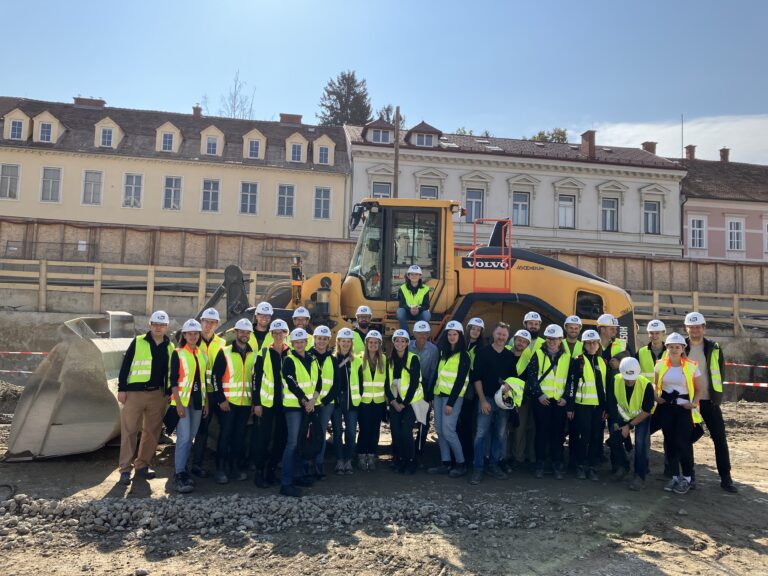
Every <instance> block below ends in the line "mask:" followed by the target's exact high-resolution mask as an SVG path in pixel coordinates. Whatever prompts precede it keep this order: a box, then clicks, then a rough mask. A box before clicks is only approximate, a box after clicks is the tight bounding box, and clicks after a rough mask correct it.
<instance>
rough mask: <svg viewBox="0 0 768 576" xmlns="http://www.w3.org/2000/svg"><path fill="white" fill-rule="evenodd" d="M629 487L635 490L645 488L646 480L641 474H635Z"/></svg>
mask: <svg viewBox="0 0 768 576" xmlns="http://www.w3.org/2000/svg"><path fill="white" fill-rule="evenodd" d="M629 489H630V490H634V491H635V492H639V491H640V490H645V480H643V479H642V478H640V476H635V477H634V478H632V482H630V483H629Z"/></svg>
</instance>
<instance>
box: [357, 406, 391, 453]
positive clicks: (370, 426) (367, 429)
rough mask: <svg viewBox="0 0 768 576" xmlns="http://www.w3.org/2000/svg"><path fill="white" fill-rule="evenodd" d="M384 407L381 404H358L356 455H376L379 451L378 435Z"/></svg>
mask: <svg viewBox="0 0 768 576" xmlns="http://www.w3.org/2000/svg"><path fill="white" fill-rule="evenodd" d="M385 411H386V406H385V404H384V403H383V402H382V403H381V404H376V403H374V402H371V403H369V404H365V403H362V402H361V403H360V406H359V407H358V409H357V427H358V430H359V433H358V436H357V453H358V454H376V453H378V451H379V435H380V433H381V421H382V419H383V418H384V412H385Z"/></svg>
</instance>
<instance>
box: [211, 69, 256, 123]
mask: <svg viewBox="0 0 768 576" xmlns="http://www.w3.org/2000/svg"><path fill="white" fill-rule="evenodd" d="M255 96H256V88H255V87H254V89H253V90H252V91H251V94H250V96H249V95H248V90H247V84H246V83H245V82H243V81H242V80H240V70H238V71H237V72H235V77H234V79H233V80H232V86H231V87H230V88H229V93H228V94H227V95H226V96H222V97H221V107H220V108H219V115H221V116H226V117H227V118H239V119H241V120H251V119H253V99H254V98H255Z"/></svg>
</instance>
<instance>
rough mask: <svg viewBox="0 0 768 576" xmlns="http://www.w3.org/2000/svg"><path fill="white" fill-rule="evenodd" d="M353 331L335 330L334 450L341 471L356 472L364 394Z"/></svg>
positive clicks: (360, 362) (359, 361) (337, 472)
mask: <svg viewBox="0 0 768 576" xmlns="http://www.w3.org/2000/svg"><path fill="white" fill-rule="evenodd" d="M353 341H354V331H353V330H352V329H351V328H342V329H341V330H339V331H338V332H337V333H336V349H335V350H334V353H333V358H334V360H335V362H336V383H335V387H336V390H337V396H336V398H337V400H338V402H337V406H336V410H335V411H334V413H333V429H334V451H335V452H336V468H335V470H334V471H335V472H336V474H338V475H350V474H353V473H354V472H353V470H352V457H353V456H354V454H355V438H356V436H357V413H358V409H359V407H360V399H361V398H362V390H361V387H360V367H361V366H362V363H363V361H362V360H361V359H360V357H358V356H357V355H356V354H355V353H354V344H353ZM342 426H343V428H344V435H343V438H339V444H337V443H336V442H337V440H336V434H335V432H336V430H337V429H338V430H341V429H342Z"/></svg>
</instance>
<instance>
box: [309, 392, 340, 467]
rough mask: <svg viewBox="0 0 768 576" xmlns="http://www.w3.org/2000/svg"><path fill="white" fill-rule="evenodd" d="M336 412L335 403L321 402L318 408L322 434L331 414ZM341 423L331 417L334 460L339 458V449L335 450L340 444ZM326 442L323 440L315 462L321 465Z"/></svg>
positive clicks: (323, 460) (326, 427)
mask: <svg viewBox="0 0 768 576" xmlns="http://www.w3.org/2000/svg"><path fill="white" fill-rule="evenodd" d="M334 414H336V404H323V406H321V408H320V424H321V426H322V427H323V435H324V436H325V431H326V430H327V429H328V422H330V421H331V418H332V417H333V415H334ZM340 424H341V423H339V424H337V423H336V419H335V418H333V447H334V449H335V454H336V460H341V454H340V449H339V450H336V446H337V445H338V446H341V426H340ZM327 445H328V443H327V442H323V447H322V448H321V449H320V454H318V455H317V458H316V459H315V463H316V464H318V465H320V466H322V465H323V462H325V447H326V446H327Z"/></svg>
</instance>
